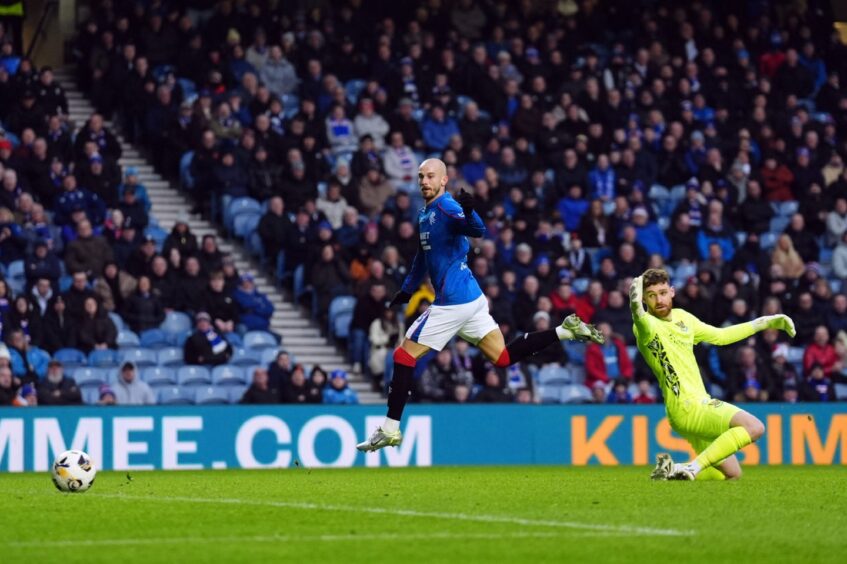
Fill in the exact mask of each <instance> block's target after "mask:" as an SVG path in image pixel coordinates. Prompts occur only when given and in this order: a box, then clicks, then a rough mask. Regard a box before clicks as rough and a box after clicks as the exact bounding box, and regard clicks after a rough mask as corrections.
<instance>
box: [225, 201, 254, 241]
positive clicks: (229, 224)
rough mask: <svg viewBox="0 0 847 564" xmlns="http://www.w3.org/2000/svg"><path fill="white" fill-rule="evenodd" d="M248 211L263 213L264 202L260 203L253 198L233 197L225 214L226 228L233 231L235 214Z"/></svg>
mask: <svg viewBox="0 0 847 564" xmlns="http://www.w3.org/2000/svg"><path fill="white" fill-rule="evenodd" d="M248 212H252V213H257V214H259V215H261V214H262V204H260V203H259V201H258V200H255V199H253V198H248V197H242V198H233V199H232V200H231V201H230V202H229V205H227V207H226V209H225V210H224V214H223V220H224V227H225V228H226V230H227V231H229V232H230V233H232V231H233V223H234V221H235V216H237V215H240V214H242V213H248Z"/></svg>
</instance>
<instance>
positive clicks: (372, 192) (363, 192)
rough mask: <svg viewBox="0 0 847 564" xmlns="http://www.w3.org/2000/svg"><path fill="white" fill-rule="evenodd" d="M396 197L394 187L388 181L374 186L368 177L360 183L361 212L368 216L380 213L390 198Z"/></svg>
mask: <svg viewBox="0 0 847 564" xmlns="http://www.w3.org/2000/svg"><path fill="white" fill-rule="evenodd" d="M393 195H394V187H393V186H392V185H391V183H390V182H388V181H387V180H384V179H383V180H380V182H379V183H378V184H372V183H371V182H370V181H369V180H368V179H367V177H365V178H362V180H361V182H359V203H360V207H359V209H360V211H361V212H362V213H364V214H365V215H368V216H373V215H375V214H377V213H379V212H380V211H381V210H382V208H383V206H384V205H385V202H387V201H388V198H390V197H391V196H393Z"/></svg>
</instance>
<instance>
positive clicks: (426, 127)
mask: <svg viewBox="0 0 847 564" xmlns="http://www.w3.org/2000/svg"><path fill="white" fill-rule="evenodd" d="M421 133H422V134H423V140H424V144H425V145H426V149H427V151H432V152H434V151H438V152H441V151H443V150H444V149H446V148H447V145H448V144H449V143H450V138H451V137H452V136H453V135H458V134H459V133H460V132H459V124H458V123H457V122H456V120H455V119H453V118H451V117H450V116H448V115H447V114H446V112H445V111H444V108H443V107H441V106H433V108H432V110H430V112H429V115H428V116H426V117H425V118H424V120H423V124H422V125H421Z"/></svg>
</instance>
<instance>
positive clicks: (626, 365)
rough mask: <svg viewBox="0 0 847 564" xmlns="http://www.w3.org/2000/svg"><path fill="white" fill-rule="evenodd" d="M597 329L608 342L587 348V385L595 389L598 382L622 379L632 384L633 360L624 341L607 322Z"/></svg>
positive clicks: (607, 382) (589, 345) (594, 344)
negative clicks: (613, 331) (613, 332)
mask: <svg viewBox="0 0 847 564" xmlns="http://www.w3.org/2000/svg"><path fill="white" fill-rule="evenodd" d="M597 329H599V330H600V332H601V333H602V334H603V336H604V337H605V339H606V342H605V344H603V345H598V344H596V343H589V344H588V346H587V347H586V348H585V385H586V386H588V387H589V388H591V389H593V388H594V384H595V383H596V382H602V383H603V384H609V383H610V382H612V381H613V380H620V379H625V380H627V381H630V382H631V381H632V376H633V366H632V360H631V359H630V358H629V353H627V351H626V345H625V344H624V342H623V339H621V338H620V336H619V335H614V334H612V326H611V325H609V324H608V323H606V322H601V323H600V324H599V325H597ZM627 403H628V402H627Z"/></svg>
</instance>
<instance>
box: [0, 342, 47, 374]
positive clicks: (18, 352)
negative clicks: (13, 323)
mask: <svg viewBox="0 0 847 564" xmlns="http://www.w3.org/2000/svg"><path fill="white" fill-rule="evenodd" d="M4 333H5V336H6V345H7V346H8V350H9V356H10V367H11V369H12V374H13V375H14V376H15V377H16V378H19V379H20V380H21V382H22V383H24V384H28V383H34V382H36V381H37V380H38V379H39V378H43V377H44V375H45V374H46V372H47V362H48V361H49V360H50V355H49V354H47V353H46V352H45V351H44V350H42V349H40V348H38V347H36V346H30V344H29V343H28V342H27V338H26V335H25V334H24V332H23V331H21V330H20V329H12V330H8V331H4Z"/></svg>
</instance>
